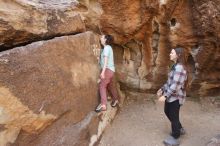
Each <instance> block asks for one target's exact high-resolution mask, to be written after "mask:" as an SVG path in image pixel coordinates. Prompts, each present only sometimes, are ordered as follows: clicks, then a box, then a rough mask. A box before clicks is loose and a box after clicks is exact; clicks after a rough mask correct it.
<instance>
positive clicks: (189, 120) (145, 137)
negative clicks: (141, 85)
mask: <svg viewBox="0 0 220 146" xmlns="http://www.w3.org/2000/svg"><path fill="white" fill-rule="evenodd" d="M163 106H164V105H163V103H160V102H157V101H156V102H154V101H153V100H151V99H146V98H139V99H136V100H127V101H126V102H125V104H124V106H123V108H121V110H120V112H119V114H118V115H117V116H116V118H115V120H114V121H113V122H112V124H111V125H110V126H108V127H107V128H106V130H105V132H104V134H103V137H102V139H101V140H100V143H99V145H98V146H163V143H162V141H163V139H165V138H166V137H167V136H168V134H169V132H170V123H169V121H168V119H167V118H166V117H165V114H164V112H163ZM180 119H181V122H182V125H183V127H184V128H185V129H186V132H187V134H186V135H184V136H181V138H180V142H181V144H180V145H181V146H205V145H206V144H207V143H208V142H209V140H210V139H211V138H212V137H214V136H216V135H217V134H220V108H217V107H214V106H210V105H209V104H201V103H200V102H198V101H192V100H190V99H188V100H187V102H186V103H185V104H184V105H183V106H182V107H181V112H180Z"/></svg>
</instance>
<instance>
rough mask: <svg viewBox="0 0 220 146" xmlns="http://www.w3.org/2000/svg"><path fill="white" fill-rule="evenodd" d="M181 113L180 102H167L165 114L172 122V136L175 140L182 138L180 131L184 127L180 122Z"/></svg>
mask: <svg viewBox="0 0 220 146" xmlns="http://www.w3.org/2000/svg"><path fill="white" fill-rule="evenodd" d="M179 111H180V104H179V100H176V101H173V102H167V101H165V106H164V112H165V114H166V116H167V118H168V119H169V120H170V122H171V127H172V136H173V137H174V138H179V137H180V129H181V128H182V125H181V123H180V120H179Z"/></svg>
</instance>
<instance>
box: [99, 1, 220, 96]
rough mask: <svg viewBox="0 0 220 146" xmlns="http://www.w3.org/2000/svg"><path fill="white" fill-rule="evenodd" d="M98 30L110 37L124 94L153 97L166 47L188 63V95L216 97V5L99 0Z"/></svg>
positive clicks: (161, 74)
mask: <svg viewBox="0 0 220 146" xmlns="http://www.w3.org/2000/svg"><path fill="white" fill-rule="evenodd" d="M100 3H101V5H102V8H103V15H102V17H101V20H100V22H101V28H102V30H103V32H104V33H110V34H113V35H114V36H115V41H116V45H115V52H117V53H116V54H117V55H116V58H117V59H116V60H117V66H118V67H117V69H118V70H117V72H118V77H119V80H120V82H121V84H122V85H123V86H122V87H124V88H125V89H129V90H136V91H140V90H141V91H147V92H152V91H153V92H155V90H156V89H158V88H159V87H160V86H161V85H162V84H163V83H164V82H165V80H166V77H167V72H168V70H169V65H170V64H171V62H170V61H169V53H170V50H171V48H173V47H176V46H177V45H181V46H183V47H184V48H185V50H186V52H187V54H186V58H188V68H189V82H190V84H191V90H190V91H189V92H188V93H189V94H190V95H191V96H196V95H200V96H207V95H218V94H219V91H220V90H219V88H220V84H219V75H218V74H219V67H220V65H219V63H218V62H219V60H220V57H219V50H220V49H219V43H218V42H219V32H220V30H219V27H218V26H219V24H220V19H219V13H220V12H219V8H218V6H219V1H217V0H211V1H209V2H206V1H197V0H193V1H182V0H181V1H175V0H161V1H151V0H147V1H145V2H143V1H129V2H128V1H120V2H118V1H117V2H116V1H115V2H112V1H109V0H104V1H101V2H100Z"/></svg>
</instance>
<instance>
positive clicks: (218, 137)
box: [207, 134, 220, 146]
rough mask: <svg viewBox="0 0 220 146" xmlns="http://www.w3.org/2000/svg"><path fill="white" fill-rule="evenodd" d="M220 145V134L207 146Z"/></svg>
mask: <svg viewBox="0 0 220 146" xmlns="http://www.w3.org/2000/svg"><path fill="white" fill-rule="evenodd" d="M219 145H220V134H219V135H217V136H216V137H214V138H212V139H211V140H210V142H209V143H208V144H207V146H219Z"/></svg>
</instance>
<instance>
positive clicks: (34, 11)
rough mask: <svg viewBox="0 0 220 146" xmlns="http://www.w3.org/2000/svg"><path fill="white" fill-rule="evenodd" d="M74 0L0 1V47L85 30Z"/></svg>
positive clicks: (8, 46)
mask: <svg viewBox="0 0 220 146" xmlns="http://www.w3.org/2000/svg"><path fill="white" fill-rule="evenodd" d="M77 4H78V2H76V1H74V0H65V1H62V3H61V2H56V1H50V2H48V1H45V0H40V1H38V2H37V1H33V0H31V1H30V0H23V1H20V0H12V1H5V0H1V1H0V47H1V49H2V50H4V48H10V47H13V46H16V45H21V44H24V43H29V42H33V41H37V40H42V39H49V38H53V37H56V36H62V35H67V34H76V33H80V32H84V31H85V24H84V23H83V21H82V19H81V16H80V14H79V13H77V12H74V11H73V10H75V9H76V8H77Z"/></svg>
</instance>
